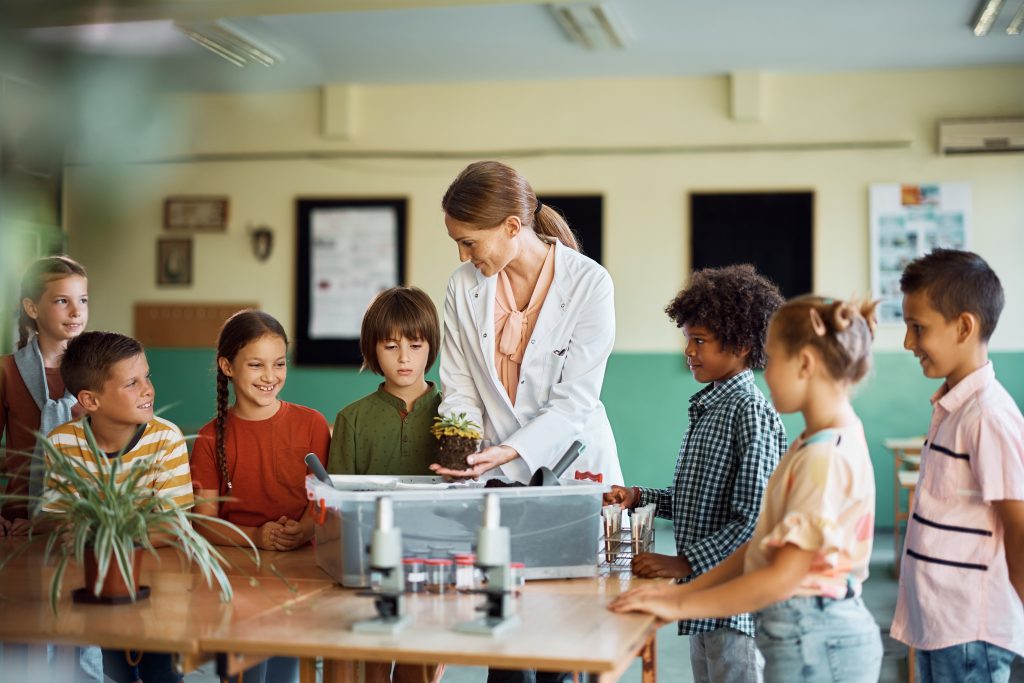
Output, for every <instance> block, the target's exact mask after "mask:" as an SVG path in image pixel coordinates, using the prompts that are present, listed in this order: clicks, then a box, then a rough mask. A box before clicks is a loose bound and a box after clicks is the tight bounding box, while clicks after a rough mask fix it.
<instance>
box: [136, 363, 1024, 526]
mask: <svg viewBox="0 0 1024 683" xmlns="http://www.w3.org/2000/svg"><path fill="white" fill-rule="evenodd" d="M148 355H149V362H150V367H151V370H152V373H153V381H154V383H155V385H156V389H157V405H158V406H161V407H163V412H162V414H163V415H164V416H165V417H167V418H168V419H169V420H171V421H173V422H175V423H177V424H178V425H179V426H180V427H181V428H182V429H183V430H184V431H185V432H186V433H192V432H195V431H196V430H198V429H199V428H200V427H201V426H202V425H203V424H205V423H206V422H207V421H209V420H210V419H211V418H212V417H213V414H214V409H215V405H214V372H213V351H212V350H209V349H149V350H148ZM992 360H993V362H994V363H995V367H996V375H997V376H998V377H999V380H1000V381H1001V382H1002V383H1003V385H1004V386H1005V387H1006V388H1007V389H1008V390H1009V391H1010V393H1011V394H1012V395H1013V397H1014V399H1015V400H1016V401H1017V405H1024V353H994V354H992ZM429 378H430V379H432V380H434V381H435V382H436V381H437V368H436V367H435V368H434V370H433V371H432V372H431V373H429ZM379 381H380V378H379V377H377V376H376V375H373V374H372V373H370V372H362V373H360V372H358V371H357V370H356V369H355V368H296V367H292V368H291V369H289V371H288V381H287V384H286V386H285V389H284V392H283V394H282V396H283V398H285V399H286V400H289V401H293V402H295V403H301V404H303V405H307V406H310V407H312V408H316V409H317V410H319V411H320V412H321V413H323V414H324V415H325V416H326V417H327V419H328V421H330V422H333V419H334V415H335V414H336V413H337V412H338V410H339V409H341V408H342V407H344V406H345V405H347V404H348V403H351V402H352V401H354V400H356V399H358V398H361V397H362V396H365V395H366V394H368V393H370V392H371V391H373V390H374V389H375V388H376V386H377V384H378V382H379ZM757 381H758V384H759V385H760V386H761V387H762V390H765V392H766V393H767V390H766V389H765V387H764V381H763V378H762V376H761V375H760V373H758V377H757ZM938 385H939V382H938V381H937V380H929V379H926V378H925V377H924V376H923V375H922V374H921V369H920V367H919V366H918V364H917V361H916V360H915V359H914V357H913V356H912V355H911V354H910V353H903V352H886V353H879V354H876V356H875V367H874V370H873V372H872V374H871V376H870V377H868V379H866V380H865V381H864V382H862V383H861V385H860V386H859V387H858V388H857V391H856V394H855V396H854V400H853V404H854V408H855V409H856V410H857V413H858V415H860V417H861V420H862V421H863V422H864V430H865V433H866V435H867V439H868V444H869V445H870V447H871V457H872V460H873V462H874V466H875V481H876V485H877V491H878V503H877V508H878V514H877V522H876V523H877V525H878V526H880V527H889V526H892V512H893V487H892V481H893V471H892V457H891V455H890V453H889V452H888V451H887V450H886V449H885V448H884V447H883V446H882V440H883V439H885V438H886V437H891V436H912V435H914V434H923V433H924V432H925V431H927V429H928V419H929V416H930V414H931V405H930V404H929V402H928V398H929V397H930V396H931V394H932V393H933V392H934V391H935V389H936V388H937V387H938ZM700 386H701V385H699V384H698V383H697V382H695V381H694V380H693V377H692V376H691V375H690V373H689V372H688V371H687V370H686V367H685V364H684V362H683V359H682V356H681V355H680V354H675V353H650V354H641V353H617V354H614V355H613V356H612V357H611V359H610V361H609V363H608V371H607V374H606V376H605V383H604V391H603V392H602V399H603V400H604V403H605V406H606V407H607V410H608V416H609V418H610V420H611V423H612V428H613V429H614V431H615V438H616V441H617V442H618V447H619V458H620V460H621V462H622V471H623V474H624V476H625V478H626V482H627V483H629V484H637V485H642V486H668V485H670V484H671V483H672V473H673V469H674V467H675V461H676V455H677V454H678V450H679V442H680V440H681V439H682V435H683V433H684V432H685V431H686V424H687V417H686V408H687V405H688V398H689V397H690V395H691V394H693V393H695V392H696V391H698V390H699V389H700ZM783 422H784V423H785V425H786V429H787V431H788V432H789V435H790V438H792V437H794V436H796V435H797V434H799V433H800V430H801V429H802V426H803V423H802V419H801V418H800V416H799V415H784V416H783Z"/></svg>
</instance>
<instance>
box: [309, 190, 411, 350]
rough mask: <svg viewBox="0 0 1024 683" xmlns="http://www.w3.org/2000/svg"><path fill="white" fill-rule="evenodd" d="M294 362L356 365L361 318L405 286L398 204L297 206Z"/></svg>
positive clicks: (401, 211) (312, 201) (401, 213)
mask: <svg viewBox="0 0 1024 683" xmlns="http://www.w3.org/2000/svg"><path fill="white" fill-rule="evenodd" d="M297 209H298V211H297V224H298V231H297V232H298V238H299V241H298V249H297V252H296V253H297V263H296V276H297V282H296V328H297V329H296V347H297V348H296V361H297V362H298V363H300V364H312V365H358V364H360V363H361V362H362V356H361V355H360V353H359V329H360V326H361V325H362V320H363V313H365V312H366V308H367V307H368V306H369V304H370V302H371V301H372V300H373V297H375V296H376V295H377V294H378V293H379V292H381V291H383V290H385V289H388V288H389V287H394V286H396V285H400V284H402V283H403V281H404V279H405V272H404V270H405V259H404V250H405V200H404V199H394V200H390V199H385V200H377V199H373V200H370V199H300V200H298V202H297Z"/></svg>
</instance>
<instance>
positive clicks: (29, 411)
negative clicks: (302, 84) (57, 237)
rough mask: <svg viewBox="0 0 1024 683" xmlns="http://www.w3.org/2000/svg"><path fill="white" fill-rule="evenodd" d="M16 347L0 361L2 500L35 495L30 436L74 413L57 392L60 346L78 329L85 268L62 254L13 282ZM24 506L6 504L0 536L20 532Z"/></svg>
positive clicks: (84, 306) (36, 459)
mask: <svg viewBox="0 0 1024 683" xmlns="http://www.w3.org/2000/svg"><path fill="white" fill-rule="evenodd" d="M20 304H21V305H20V308H19V311H18V348H17V350H16V351H15V352H14V353H13V354H11V355H8V356H4V357H3V359H2V362H0V436H6V440H7V445H6V453H5V457H4V459H3V474H4V475H5V476H6V478H7V480H8V481H7V491H6V493H7V494H8V495H13V496H38V495H39V494H40V493H41V492H42V482H43V479H42V453H41V452H39V445H38V443H37V441H36V436H35V435H36V432H40V433H42V434H48V433H49V432H50V430H52V429H53V428H54V427H57V426H58V425H61V424H63V423H65V422H67V421H69V420H71V419H72V418H75V417H78V416H79V415H81V414H82V411H81V409H80V408H78V407H77V401H76V400H75V397H74V396H72V395H71V394H69V393H68V392H67V391H65V389H64V381H63V380H62V379H61V377H60V361H61V356H62V355H63V354H64V348H65V347H66V346H67V344H68V341H69V340H70V339H72V338H74V337H77V336H78V335H79V334H81V333H82V331H83V330H85V324H86V323H87V322H88V320H89V291H88V280H87V278H86V273H85V268H84V267H82V265H81V264H80V263H78V262H77V261H75V260H74V259H71V258H68V257H67V256H48V257H46V258H41V259H39V260H37V261H35V262H34V263H32V264H31V265H30V266H29V267H28V269H27V270H26V271H25V274H24V276H23V277H22V280H21V302H20ZM28 516H29V505H28V504H27V502H22V503H18V502H15V503H8V505H6V506H5V507H4V509H3V511H2V514H0V536H4V535H6V534H24V533H27V532H28Z"/></svg>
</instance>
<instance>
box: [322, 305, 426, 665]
mask: <svg viewBox="0 0 1024 683" xmlns="http://www.w3.org/2000/svg"><path fill="white" fill-rule="evenodd" d="M440 337H441V331H440V325H439V324H438V321H437V309H436V308H434V302H433V301H431V300H430V297H429V296H427V295H426V294H425V293H424V292H423V291H422V290H420V289H417V288H415V287H393V288H392V289H388V290H386V291H383V292H381V293H380V294H378V295H377V297H376V298H375V299H374V300H373V302H372V303H371V304H370V307H369V308H368V309H366V315H364V316H363V326H362V328H361V329H360V331H359V350H360V351H361V352H362V354H363V367H364V368H369V369H370V370H372V371H373V372H374V373H375V374H378V375H382V376H383V377H384V381H383V382H382V383H381V385H380V386H379V387H377V391H375V392H373V393H372V394H370V395H369V396H365V397H363V398H361V399H359V400H358V401H356V402H355V403H351V404H349V405H347V406H345V407H344V408H342V409H341V411H340V412H339V413H338V417H337V418H336V419H335V420H334V434H333V436H332V437H331V452H330V457H329V459H328V461H327V469H328V470H329V471H330V472H333V473H334V474H394V475H403V474H428V475H429V474H433V473H432V472H431V471H430V468H429V465H430V464H431V463H435V462H437V440H436V439H435V438H434V435H433V434H431V433H430V426H431V425H432V424H433V422H434V417H436V416H437V408H438V406H440V405H441V394H440V392H438V390H437V387H435V386H434V385H433V384H432V383H430V382H428V381H427V380H426V379H425V378H424V377H423V375H424V374H425V373H426V372H427V370H429V369H430V367H431V366H432V365H433V364H434V361H435V360H436V359H437V350H438V348H440V346H439V345H440ZM364 665H365V667H366V680H368V681H370V680H374V681H378V680H385V681H386V680H388V678H389V676H390V680H391V681H393V683H425V682H426V683H437V682H438V681H440V680H441V677H442V676H443V675H444V665H443V664H436V665H435V664H396V665H395V669H394V672H393V673H392V671H391V663H390V662H365V664H364Z"/></svg>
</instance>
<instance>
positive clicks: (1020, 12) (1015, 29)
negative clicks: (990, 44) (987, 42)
mask: <svg viewBox="0 0 1024 683" xmlns="http://www.w3.org/2000/svg"><path fill="white" fill-rule="evenodd" d="M1022 30H1024V1H1022V2H1021V3H1020V7H1019V8H1018V9H1017V13H1016V14H1014V15H1013V19H1010V25H1009V26H1007V27H1006V35H1008V36H1019V35H1020V33H1021V31H1022Z"/></svg>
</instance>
